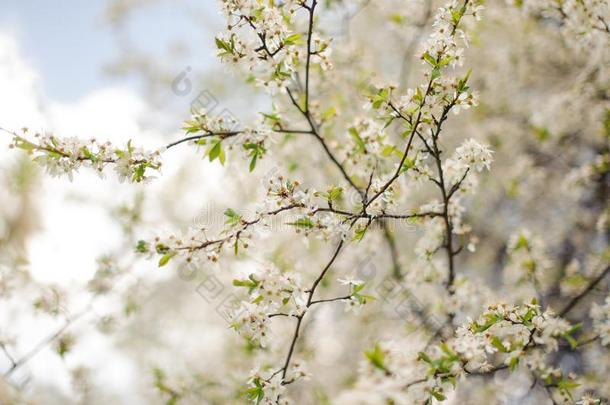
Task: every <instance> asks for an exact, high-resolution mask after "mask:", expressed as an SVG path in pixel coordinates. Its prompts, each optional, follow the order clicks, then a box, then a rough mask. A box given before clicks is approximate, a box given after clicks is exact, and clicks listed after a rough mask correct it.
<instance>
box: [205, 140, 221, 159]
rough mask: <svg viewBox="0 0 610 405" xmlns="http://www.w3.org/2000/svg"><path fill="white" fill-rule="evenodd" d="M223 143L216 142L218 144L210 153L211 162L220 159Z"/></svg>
mask: <svg viewBox="0 0 610 405" xmlns="http://www.w3.org/2000/svg"><path fill="white" fill-rule="evenodd" d="M221 143H222V141H220V140H219V141H216V143H215V144H214V145H213V146H212V147H211V148H210V150H209V152H208V158H209V159H210V162H213V161H214V160H216V158H218V157H220V153H221V152H222V144H221ZM221 163H222V162H221Z"/></svg>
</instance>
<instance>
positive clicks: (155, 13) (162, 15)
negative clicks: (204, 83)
mask: <svg viewBox="0 0 610 405" xmlns="http://www.w3.org/2000/svg"><path fill="white" fill-rule="evenodd" d="M105 3H106V0H86V1H85V0H55V1H49V0H0V32H8V33H10V34H12V35H13V36H15V37H16V39H17V41H18V43H19V46H20V47H21V51H22V53H23V56H24V58H25V59H26V60H27V61H28V63H29V64H31V65H32V66H33V67H34V68H35V69H36V70H37V71H38V72H39V73H40V75H41V77H42V85H43V88H44V92H45V93H46V95H47V96H48V97H50V98H52V99H55V100H58V101H63V102H71V101H75V100H77V99H79V98H80V97H82V96H84V95H85V94H87V93H88V92H91V91H93V90H95V89H98V88H101V87H105V86H108V85H120V86H129V87H130V88H132V89H134V90H136V91H137V90H138V89H137V82H136V81H135V80H133V79H131V80H125V79H117V78H111V77H108V76H107V75H104V73H103V72H102V68H103V66H104V64H105V63H107V62H108V61H110V60H111V59H112V58H113V56H116V55H117V46H116V43H115V39H114V36H113V33H112V30H111V29H110V28H109V26H108V25H105V24H104V23H103V18H102V17H103V11H104V8H105ZM195 9H196V10H197V11H198V12H199V13H200V14H197V13H196V12H194V10H195ZM195 24H198V26H195ZM220 26H221V24H220V19H219V17H218V8H217V4H216V2H215V1H211V0H198V1H195V0H181V1H172V2H169V1H167V2H164V1H161V4H159V5H155V6H153V7H150V8H148V9H146V10H144V11H142V12H140V13H138V14H136V15H135V17H134V18H133V19H131V20H130V22H129V25H128V30H129V33H130V37H131V38H132V39H133V40H134V42H136V43H137V45H138V47H142V48H145V49H147V50H150V51H152V52H154V53H157V52H158V53H159V54H161V53H162V50H163V49H166V46H167V44H168V42H171V41H175V40H177V39H182V40H184V39H185V38H195V40H196V41H197V42H198V43H201V44H202V45H201V46H198V47H195V48H196V49H197V51H196V52H195V53H193V54H192V55H190V56H189V60H187V61H186V63H187V64H188V65H190V66H193V68H195V69H204V68H205V66H206V65H207V64H209V63H211V62H212V61H213V57H211V55H210V49H211V48H210V46H211V42H210V43H206V42H205V41H206V37H205V35H202V34H203V33H205V32H207V33H208V38H211V36H210V34H212V33H214V32H216V31H217V30H218V29H219V28H220ZM208 41H209V40H208ZM184 65H185V63H184V62H183V61H181V62H179V63H177V66H176V71H177V72H179V71H180V70H181V69H182V68H183V67H184Z"/></svg>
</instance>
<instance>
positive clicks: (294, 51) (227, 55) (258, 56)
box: [216, 0, 332, 92]
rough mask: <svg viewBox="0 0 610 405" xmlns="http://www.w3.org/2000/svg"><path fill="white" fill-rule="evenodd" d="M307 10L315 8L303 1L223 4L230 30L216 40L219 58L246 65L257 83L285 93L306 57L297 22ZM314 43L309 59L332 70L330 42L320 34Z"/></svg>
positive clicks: (248, 0)
mask: <svg viewBox="0 0 610 405" xmlns="http://www.w3.org/2000/svg"><path fill="white" fill-rule="evenodd" d="M305 8H308V9H310V8H311V6H306V2H305V1H303V0H289V1H283V2H266V1H259V0H226V1H223V2H222V9H223V12H224V14H225V15H226V17H227V28H228V30H227V31H226V32H223V33H221V34H220V35H218V36H217V37H216V46H217V48H218V55H219V56H220V57H221V58H222V59H224V60H227V61H230V62H233V63H238V62H241V61H243V62H245V64H246V65H247V66H248V69H249V70H250V72H251V74H252V76H253V79H254V80H255V82H256V83H257V84H258V85H260V86H264V87H265V88H267V89H269V91H271V92H275V91H277V90H278V89H283V88H284V87H285V82H286V81H287V80H288V79H290V78H291V76H292V74H293V73H294V72H295V71H296V69H297V67H298V66H299V64H300V63H301V62H302V60H304V57H305V52H304V46H303V45H304V43H305V41H304V39H303V38H302V35H301V33H300V32H299V31H298V30H297V29H296V24H297V22H296V21H295V20H296V15H297V12H298V11H299V10H301V9H305ZM310 40H311V49H309V52H310V54H309V55H307V57H309V56H311V62H313V63H317V64H319V65H320V66H321V67H322V69H330V68H331V66H332V64H331V62H330V60H329V56H330V48H329V46H328V45H329V41H327V40H323V39H322V38H321V37H320V36H319V35H317V34H316V35H312V37H311V38H310Z"/></svg>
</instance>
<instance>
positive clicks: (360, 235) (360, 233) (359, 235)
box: [353, 226, 368, 242]
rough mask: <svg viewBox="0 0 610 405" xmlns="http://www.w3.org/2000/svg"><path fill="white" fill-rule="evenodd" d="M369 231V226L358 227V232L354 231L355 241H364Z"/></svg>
mask: <svg viewBox="0 0 610 405" xmlns="http://www.w3.org/2000/svg"><path fill="white" fill-rule="evenodd" d="M367 229H368V227H367V226H358V227H357V228H356V230H355V231H354V238H353V240H354V241H358V242H360V241H361V240H362V239H364V235H366V231H367Z"/></svg>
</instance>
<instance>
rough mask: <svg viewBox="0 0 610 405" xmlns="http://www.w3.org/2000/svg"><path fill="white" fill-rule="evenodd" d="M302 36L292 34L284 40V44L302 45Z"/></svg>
mask: <svg viewBox="0 0 610 405" xmlns="http://www.w3.org/2000/svg"><path fill="white" fill-rule="evenodd" d="M300 39H301V34H292V35H289V36H287V37H286V38H284V44H286V45H295V44H298V43H300V42H301V41H300Z"/></svg>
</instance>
